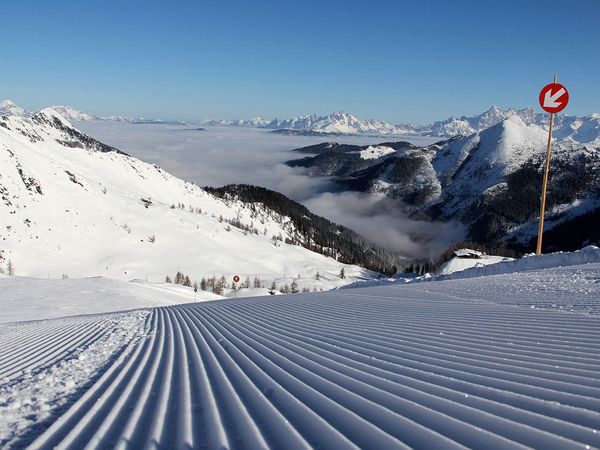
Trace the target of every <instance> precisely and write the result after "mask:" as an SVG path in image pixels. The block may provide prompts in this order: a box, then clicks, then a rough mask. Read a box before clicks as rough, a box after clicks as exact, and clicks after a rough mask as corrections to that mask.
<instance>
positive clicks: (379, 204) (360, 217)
mask: <svg viewBox="0 0 600 450" xmlns="http://www.w3.org/2000/svg"><path fill="white" fill-rule="evenodd" d="M305 204H306V206H307V207H308V208H309V209H310V210H311V211H313V212H315V213H316V214H319V215H322V216H325V217H327V218H329V219H330V220H333V221H334V222H337V223H340V224H342V225H345V226H347V227H349V228H352V229H353V230H355V231H356V232H358V233H359V234H361V235H363V236H364V237H366V238H368V239H369V240H370V241H371V242H373V243H375V244H378V245H379V246H381V247H384V248H387V249H389V250H390V251H392V252H394V253H396V254H398V255H402V256H405V257H408V258H434V257H435V256H436V255H438V254H439V253H441V252H442V251H444V250H445V249H446V248H447V247H448V245H449V244H450V243H452V242H456V241H459V240H461V239H462V238H463V236H464V228H463V226H462V225H461V224H459V223H456V222H449V223H440V222H423V221H417V220H413V219H410V218H408V217H407V216H406V214H404V213H403V212H402V208H401V207H399V206H401V205H399V204H398V203H397V202H395V201H393V200H390V199H388V198H380V197H377V196H374V195H371V194H364V193H357V192H342V193H323V194H320V195H317V196H315V197H313V198H311V199H310V200H308V201H306V202H305Z"/></svg>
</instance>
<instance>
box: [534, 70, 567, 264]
mask: <svg viewBox="0 0 600 450" xmlns="http://www.w3.org/2000/svg"><path fill="white" fill-rule="evenodd" d="M539 100H540V106H541V107H542V109H543V110H544V111H546V112H548V113H550V127H549V128H548V148H547V150H546V166H545V169H544V183H543V184H542V197H541V204H540V227H539V229H538V240H537V248H536V251H535V253H536V254H537V255H540V254H541V253H542V235H543V234H544V214H545V212H546V191H547V190H548V174H549V172H550V146H551V145H552V126H553V125H554V114H556V113H558V112H561V111H562V110H563V109H565V108H566V106H567V103H569V91H567V88H566V87H564V86H563V85H562V84H559V83H557V82H556V75H554V82H553V83H550V84H547V85H546V86H544V87H543V89H542V90H541V91H540V98H539Z"/></svg>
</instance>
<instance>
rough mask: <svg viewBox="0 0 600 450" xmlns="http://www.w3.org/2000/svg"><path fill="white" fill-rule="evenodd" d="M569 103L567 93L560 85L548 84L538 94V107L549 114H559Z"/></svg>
mask: <svg viewBox="0 0 600 450" xmlns="http://www.w3.org/2000/svg"><path fill="white" fill-rule="evenodd" d="M567 103H569V91H567V88H566V87H564V86H563V85H562V84H560V83H550V84H547V85H546V86H544V88H543V89H542V91H541V92H540V106H541V107H542V109H543V110H544V111H546V112H549V113H551V114H553V113H558V112H561V111H562V110H563V109H565V108H566V106H567Z"/></svg>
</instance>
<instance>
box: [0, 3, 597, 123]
mask: <svg viewBox="0 0 600 450" xmlns="http://www.w3.org/2000/svg"><path fill="white" fill-rule="evenodd" d="M365 6H366V5H365V4H364V3H363V2H358V1H344V2H342V1H331V2H327V3H326V4H323V3H322V2H321V3H319V2H314V1H307V2H305V3H304V4H303V5H302V8H296V9H294V10H290V9H289V8H281V6H280V5H279V4H278V3H276V2H272V1H264V2H260V3H258V4H252V5H249V4H247V3H246V2H243V1H229V2H220V3H219V4H203V5H200V4H198V3H197V2H188V1H177V2H171V3H169V5H168V6H166V5H165V4H164V3H161V2H142V1H139V0H136V1H130V2H127V3H123V2H118V1H99V0H92V1H89V2H85V4H82V3H80V2H76V1H73V0H64V1H62V2H60V5H59V6H57V5H56V4H55V3H54V4H49V3H47V2H43V1H41V0H37V1H33V2H30V3H27V4H22V3H21V4H19V3H16V2H12V3H9V4H7V5H4V11H3V12H4V16H5V17H6V18H7V19H9V20H5V23H4V24H3V27H2V29H1V30H0V37H1V38H2V42H3V43H4V46H3V47H4V48H3V50H4V52H3V53H4V59H5V61H6V62H7V64H5V65H4V67H3V70H2V71H0V86H3V87H2V89H0V98H2V99H4V98H9V99H11V100H13V101H14V102H15V103H16V104H17V105H19V106H22V107H24V108H26V109H29V110H36V109H40V108H43V107H46V106H50V105H56V104H60V105H69V106H72V107H74V108H76V109H79V110H81V111H84V112H89V113H92V114H94V115H98V116H108V115H124V116H132V117H148V118H162V119H166V120H169V119H181V120H189V121H198V120H201V119H214V118H221V117H222V118H226V119H239V118H250V117H257V116H258V117H263V118H266V119H272V118H275V117H279V118H288V117H294V116H300V115H304V114H317V115H325V114H329V113H331V112H334V111H340V110H343V111H347V112H349V113H351V114H353V115H355V116H357V117H359V118H363V119H366V118H374V119H380V120H385V121H387V122H390V123H394V124H400V123H411V124H424V123H430V122H434V121H436V120H443V119H445V118H447V117H450V116H462V115H466V116H471V115H475V114H480V113H481V112H483V111H486V110H487V109H489V107H490V106H491V105H493V104H495V105H498V107H500V108H502V109H508V108H511V107H514V108H517V109H522V108H525V107H527V106H533V107H534V108H535V109H536V110H538V109H539V108H538V105H537V95H538V93H539V90H540V89H541V87H542V86H543V85H545V84H547V83H548V82H550V81H551V80H552V76H553V75H554V74H555V73H556V74H557V75H558V79H559V81H560V82H563V83H564V84H565V85H566V86H567V87H568V88H569V91H570V94H571V102H570V104H569V106H568V108H567V109H566V110H565V111H564V112H565V114H568V115H579V116H585V115H590V114H592V113H597V112H599V110H600V108H599V107H598V105H600V86H598V83H597V76H596V74H597V73H598V71H599V69H600V61H598V58H596V57H594V56H593V55H595V54H596V53H597V50H598V48H600V38H599V37H598V35H597V33H594V30H595V28H596V23H595V21H596V19H597V17H599V16H600V3H599V2H597V1H591V0H585V1H580V2H577V3H576V4H573V5H569V6H568V7H567V6H565V4H564V2H559V1H545V2H527V3H526V4H520V3H519V2H517V1H513V0H510V1H507V2H503V3H502V4H501V5H498V4H482V2H474V1H468V0H461V1H457V2H452V3H451V4H450V3H448V2H442V1H430V2H427V4H424V5H415V4H410V5H407V4H400V2H393V1H376V2H371V3H369V5H368V8H366V7H365ZM540 111H541V110H540Z"/></svg>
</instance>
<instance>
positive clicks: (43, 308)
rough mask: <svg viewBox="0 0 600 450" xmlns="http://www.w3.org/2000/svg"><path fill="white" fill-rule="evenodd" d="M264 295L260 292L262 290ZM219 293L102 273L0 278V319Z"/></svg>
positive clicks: (88, 311) (85, 311)
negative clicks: (73, 276)
mask: <svg viewBox="0 0 600 450" xmlns="http://www.w3.org/2000/svg"><path fill="white" fill-rule="evenodd" d="M263 295H264V292H263ZM220 298H223V297H222V296H220V295H216V294H213V293H212V292H206V291H202V290H199V291H198V293H197V294H196V296H194V291H193V290H192V289H191V288H188V287H184V286H182V285H177V284H170V283H148V282H144V281H133V282H125V281H119V280H113V279H108V278H102V277H95V278H84V279H66V280H62V279H61V280H45V279H38V278H28V277H3V278H0V311H2V313H0V323H2V322H18V321H27V320H42V319H53V318H58V317H65V316H75V315H80V314H97V313H108V312H113V311H126V310H132V309H136V308H149V307H155V306H167V305H176V304H179V303H187V302H194V301H206V300H216V299H220Z"/></svg>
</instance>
